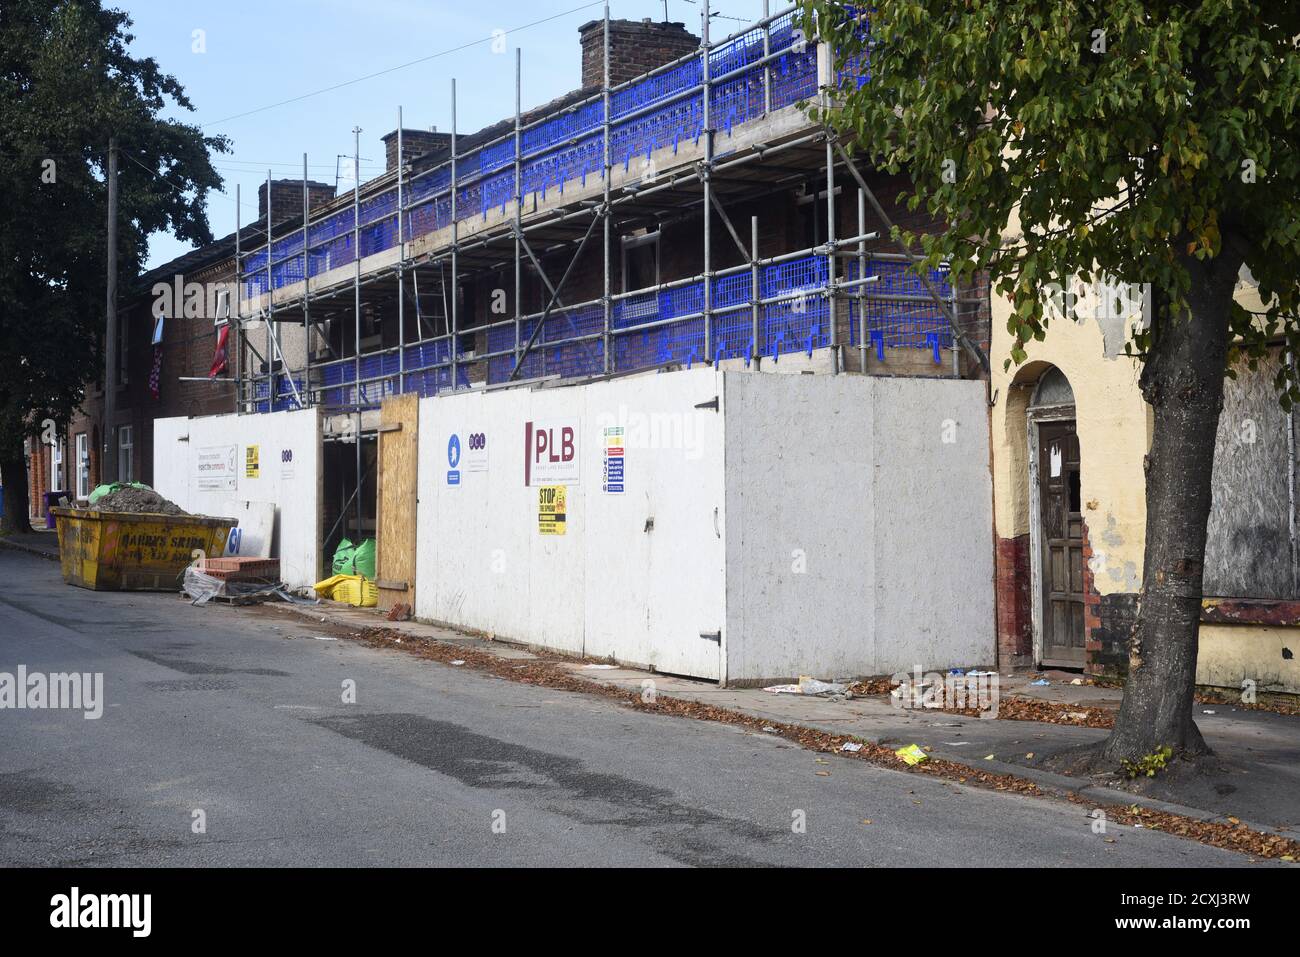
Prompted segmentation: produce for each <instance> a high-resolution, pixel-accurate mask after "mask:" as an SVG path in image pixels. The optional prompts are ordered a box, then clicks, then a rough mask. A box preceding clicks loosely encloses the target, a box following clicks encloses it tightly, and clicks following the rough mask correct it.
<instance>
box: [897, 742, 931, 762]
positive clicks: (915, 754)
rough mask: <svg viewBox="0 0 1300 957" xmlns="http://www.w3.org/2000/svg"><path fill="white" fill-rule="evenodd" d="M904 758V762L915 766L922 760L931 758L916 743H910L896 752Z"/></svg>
mask: <svg viewBox="0 0 1300 957" xmlns="http://www.w3.org/2000/svg"><path fill="white" fill-rule="evenodd" d="M894 753H895V754H896V755H898V756H899V757H900V758H902V759H903V763H904V764H907V765H910V766H912V767H915V766H916V765H918V764H920V763H921V762H922V761H928V760H930V756H929V755H928V754H926V753H925V752H924V751H922V750H921V749H920V748H918V747H917V746H916V745H915V744H909V745H908V746H907V747H905V748H899V749H898V750H897V751H895V752H894Z"/></svg>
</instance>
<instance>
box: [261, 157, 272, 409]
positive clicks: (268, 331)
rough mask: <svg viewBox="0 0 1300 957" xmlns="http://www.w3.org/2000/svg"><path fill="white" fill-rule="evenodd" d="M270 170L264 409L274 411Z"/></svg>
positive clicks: (267, 173) (269, 181)
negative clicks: (265, 393) (265, 394)
mask: <svg viewBox="0 0 1300 957" xmlns="http://www.w3.org/2000/svg"><path fill="white" fill-rule="evenodd" d="M274 205H275V204H274V203H272V202H271V171H270V170H269V169H268V170H267V171H266V310H265V311H264V312H263V313H262V317H263V318H264V319H265V320H266V392H267V396H266V411H267V412H274V411H275V352H274V350H272V348H271V335H272V333H271V323H272V321H274V319H275V300H274V298H273V297H272V296H271V209H272V207H273V206H274Z"/></svg>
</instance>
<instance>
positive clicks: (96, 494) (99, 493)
mask: <svg viewBox="0 0 1300 957" xmlns="http://www.w3.org/2000/svg"><path fill="white" fill-rule="evenodd" d="M123 488H142V489H148V488H149V486H148V485H145V484H144V483H143V482H111V483H109V484H108V485H96V486H95V488H94V491H92V492H91V493H90V504H91V505H94V504H95V503H96V502H98V501H99V500H100V499H101V498H103V497H104V496H105V495H112V494H113V493H114V492H116V491H117V490H118V489H123Z"/></svg>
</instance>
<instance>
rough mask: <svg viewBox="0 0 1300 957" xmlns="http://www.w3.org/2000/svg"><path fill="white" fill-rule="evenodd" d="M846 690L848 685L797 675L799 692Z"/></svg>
mask: <svg viewBox="0 0 1300 957" xmlns="http://www.w3.org/2000/svg"><path fill="white" fill-rule="evenodd" d="M848 690H849V686H848V685H843V684H838V683H836V682H834V681H820V680H818V679H817V678H812V677H809V676H808V675H800V676H799V691H800V693H801V694H844V692H846V691H848Z"/></svg>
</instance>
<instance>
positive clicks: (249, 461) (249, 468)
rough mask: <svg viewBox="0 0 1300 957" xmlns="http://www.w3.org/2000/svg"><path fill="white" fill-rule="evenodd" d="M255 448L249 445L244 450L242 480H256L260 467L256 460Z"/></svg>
mask: <svg viewBox="0 0 1300 957" xmlns="http://www.w3.org/2000/svg"><path fill="white" fill-rule="evenodd" d="M257 448H258V447H257V446H256V445H250V446H247V447H246V448H245V449H244V478H257V477H258V475H260V474H261V467H260V466H259V465H258V460H257Z"/></svg>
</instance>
